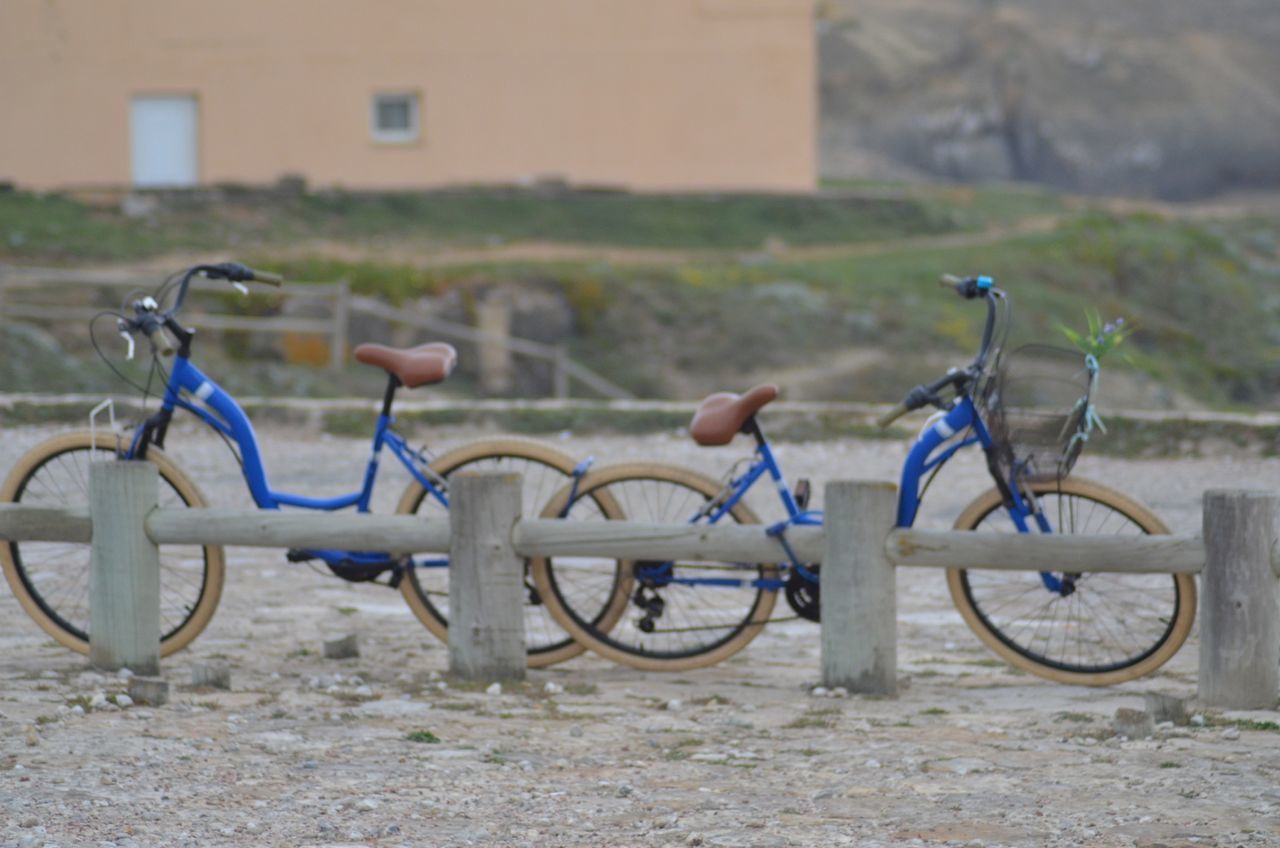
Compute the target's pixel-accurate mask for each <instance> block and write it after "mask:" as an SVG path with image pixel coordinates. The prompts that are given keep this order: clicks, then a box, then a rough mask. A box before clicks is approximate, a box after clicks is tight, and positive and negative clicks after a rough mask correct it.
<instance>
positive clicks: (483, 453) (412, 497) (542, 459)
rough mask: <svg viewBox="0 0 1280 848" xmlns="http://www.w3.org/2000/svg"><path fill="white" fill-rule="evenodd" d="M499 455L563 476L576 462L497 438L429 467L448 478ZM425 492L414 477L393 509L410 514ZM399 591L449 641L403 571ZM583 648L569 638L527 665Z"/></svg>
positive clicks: (532, 655) (528, 442) (535, 445)
mask: <svg viewBox="0 0 1280 848" xmlns="http://www.w3.org/2000/svg"><path fill="white" fill-rule="evenodd" d="M499 457H516V458H520V459H527V460H530V461H533V462H539V463H542V464H544V465H546V466H548V467H550V468H555V469H556V470H558V471H560V472H561V473H562V474H564V475H565V477H566V479H567V478H568V477H569V476H571V475H572V474H573V471H574V469H575V468H576V467H577V464H578V463H577V462H576V461H575V460H574V459H573V457H571V456H569V455H568V454H565V453H563V452H562V451H559V450H556V449H555V448H553V447H550V446H549V445H545V444H543V443H542V442H538V441H534V440H532V439H514V438H499V439H483V440H480V441H476V442H471V443H468V444H465V445H461V446H460V447H457V448H455V449H453V450H451V451H448V452H447V453H445V454H442V455H441V456H440V457H438V458H437V459H435V460H434V461H433V462H432V463H431V470H432V471H433V472H434V473H435V474H438V475H440V476H442V477H448V475H449V474H451V473H452V472H453V471H455V470H457V469H459V468H461V467H463V466H466V465H470V464H472V463H476V462H480V461H482V460H485V459H491V458H499ZM425 495H426V489H425V488H424V487H423V485H422V484H421V483H419V482H417V481H416V480H415V481H413V482H412V483H410V484H409V486H408V487H407V488H406V489H405V491H404V494H403V495H401V497H400V502H399V505H398V506H397V507H396V512H398V513H402V514H412V513H414V512H415V511H416V510H417V508H418V505H419V504H420V503H421V501H422V499H423V497H424V496H425ZM400 593H401V594H402V595H403V596H404V599H405V601H406V602H407V603H408V605H409V609H411V610H412V611H413V614H414V616H415V617H416V618H417V619H418V621H420V622H421V623H422V625H423V626H424V627H426V628H427V630H428V631H430V632H431V634H432V635H434V636H435V637H436V638H437V639H439V640H440V641H442V642H446V643H447V642H448V640H449V625H448V622H447V620H446V619H444V618H443V616H441V615H440V614H439V613H438V612H437V611H436V610H435V608H434V606H433V605H430V604H429V603H428V602H427V601H426V600H424V597H423V591H422V590H421V588H420V587H419V585H418V584H417V580H416V577H415V576H414V575H412V574H407V575H405V577H404V578H403V579H402V580H401V581H400ZM584 650H586V649H585V648H583V647H582V646H581V645H580V644H578V643H577V642H576V641H573V640H569V641H567V642H566V643H564V644H563V645H560V646H559V647H556V648H554V649H549V650H542V651H538V650H531V651H530V652H529V655H528V656H529V667H530V668H542V667H545V666H549V665H555V664H556V663H561V662H564V661H565V660H568V659H572V658H573V657H576V656H578V655H579V654H581V653H582V652H583V651H584Z"/></svg>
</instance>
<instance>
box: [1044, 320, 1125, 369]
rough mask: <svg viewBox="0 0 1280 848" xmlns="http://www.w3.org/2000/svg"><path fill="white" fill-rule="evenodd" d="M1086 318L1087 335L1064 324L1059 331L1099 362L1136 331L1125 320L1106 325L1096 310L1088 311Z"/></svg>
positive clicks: (1110, 322) (1059, 327)
mask: <svg viewBox="0 0 1280 848" xmlns="http://www.w3.org/2000/svg"><path fill="white" fill-rule="evenodd" d="M1084 317H1085V320H1086V321H1087V322H1088V325H1089V329H1088V331H1087V332H1085V333H1079V332H1076V331H1075V330H1073V329H1071V328H1070V327H1068V326H1066V325H1064V324H1059V325H1058V329H1059V330H1061V331H1062V334H1063V335H1064V336H1066V337H1067V339H1068V340H1069V341H1070V342H1071V343H1072V344H1073V345H1075V346H1076V347H1077V348H1079V349H1080V351H1081V352H1082V353H1085V354H1091V355H1092V356H1093V358H1094V359H1097V360H1101V359H1102V357H1104V356H1106V355H1107V353H1109V352H1110V351H1112V350H1113V349H1115V348H1116V347H1117V346H1118V345H1119V344H1120V343H1121V342H1123V341H1124V340H1125V339H1127V338H1129V336H1131V335H1132V334H1133V331H1134V326H1133V324H1132V323H1129V324H1126V323H1125V320H1124V319H1123V318H1117V319H1115V320H1114V321H1108V322H1105V323H1104V322H1103V320H1102V316H1101V315H1099V314H1098V311H1097V310H1096V309H1086V310H1085V312H1084Z"/></svg>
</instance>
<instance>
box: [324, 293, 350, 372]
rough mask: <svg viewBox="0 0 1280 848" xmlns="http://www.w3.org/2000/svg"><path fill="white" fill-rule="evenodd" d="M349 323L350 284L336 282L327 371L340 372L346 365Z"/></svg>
mask: <svg viewBox="0 0 1280 848" xmlns="http://www.w3.org/2000/svg"><path fill="white" fill-rule="evenodd" d="M350 321H351V284H350V283H348V282H347V281H346V280H338V287H337V289H335V290H334V294H333V329H332V330H331V331H330V333H329V370H331V371H341V370H342V368H343V366H345V365H346V364H347V327H348V325H349V324H350Z"/></svg>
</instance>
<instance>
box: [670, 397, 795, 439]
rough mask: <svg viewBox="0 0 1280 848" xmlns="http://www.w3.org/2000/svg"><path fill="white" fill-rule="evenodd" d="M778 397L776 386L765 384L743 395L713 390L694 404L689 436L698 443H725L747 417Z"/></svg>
mask: <svg viewBox="0 0 1280 848" xmlns="http://www.w3.org/2000/svg"><path fill="white" fill-rule="evenodd" d="M777 396H778V387H777V386H775V385H773V384H771V383H765V384H764V385H761V386H756V387H754V388H751V389H748V390H747V392H746V394H741V395H736V394H733V393H732V392H717V393H716V394H714V395H709V396H708V397H707V398H706V400H704V401H703V402H702V403H700V404H699V405H698V411H697V412H695V413H694V414H693V421H692V422H690V423H689V435H690V436H692V437H693V440H694V441H695V442H697V443H698V444H700V445H706V446H708V447H709V446H712V445H727V444H729V442H731V441H733V437H734V436H736V435H737V434H738V433H741V432H742V428H743V427H745V426H746V424H747V422H748V421H750V420H751V417H752V416H753V415H755V414H756V413H757V412H759V411H760V410H761V409H762V408H764V407H765V406H766V405H767V404H769V403H770V402H772V401H773V400H774V398H776V397H777Z"/></svg>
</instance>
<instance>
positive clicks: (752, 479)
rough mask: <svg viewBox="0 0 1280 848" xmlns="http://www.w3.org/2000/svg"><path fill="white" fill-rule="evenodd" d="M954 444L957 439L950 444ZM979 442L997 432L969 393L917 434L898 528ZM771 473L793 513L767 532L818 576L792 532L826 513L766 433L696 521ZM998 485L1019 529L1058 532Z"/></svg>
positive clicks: (717, 512) (720, 581)
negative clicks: (801, 487)
mask: <svg viewBox="0 0 1280 848" xmlns="http://www.w3.org/2000/svg"><path fill="white" fill-rule="evenodd" d="M957 434H964V435H962V436H961V438H959V439H958V440H956V441H953V442H952V441H951V440H952V439H953V438H954V437H955V436H956V435H957ZM948 442H951V443H950V444H947V443H948ZM973 445H980V446H981V447H982V448H983V450H991V449H992V447H993V442H992V438H991V433H990V432H989V431H988V430H987V427H986V424H984V423H983V421H982V417H981V416H980V415H979V414H978V410H977V408H976V407H975V406H974V404H973V399H972V398H970V397H969V396H968V395H967V394H965V395H961V396H960V397H958V398H957V399H956V402H955V404H954V406H953V407H952V408H951V409H950V410H949V411H947V412H946V413H945V414H944V415H941V416H939V417H936V418H935V419H934V420H932V421H931V422H930V423H929V424H928V425H926V426H925V428H924V429H923V430H922V431H921V433H920V435H919V437H917V439H916V442H915V445H913V446H912V448H911V451H910V453H908V455H907V459H906V461H905V462H904V463H903V467H902V474H901V477H900V478H899V489H898V514H897V526H898V527H910V526H912V525H913V524H914V523H915V519H916V516H917V514H918V512H919V509H920V500H921V496H922V489H921V481H922V480H923V478H924V477H925V475H926V474H929V473H930V472H932V471H934V470H936V469H938V468H939V467H941V466H942V465H943V464H944V463H945V462H947V460H949V459H951V457H953V456H955V454H956V453H957V452H959V451H961V450H963V449H965V448H967V447H971V446H973ZM939 448H941V450H939ZM766 474H767V475H768V476H769V478H770V479H771V480H772V481H773V483H774V486H775V488H776V489H777V492H778V498H779V500H780V501H781V502H782V506H783V508H784V509H785V510H786V513H787V517H786V518H785V519H783V520H782V521H779V522H777V523H775V524H772V525H770V526H769V528H768V529H767V531H766V532H767V533H768V535H770V536H772V537H774V538H776V539H778V541H779V542H780V543H781V544H782V546H783V549H784V550H785V551H786V554H787V557H788V559H789V560H790V561H789V562H788V563H787V564H786V567H790V568H794V569H796V570H797V571H799V572H800V574H801V575H802V576H803V577H804V578H805V579H808V580H813V579H815V575H814V574H813V573H812V572H810V571H809V569H808V568H806V566H805V564H804V563H802V562H800V560H799V559H798V558H797V557H796V555H795V553H794V552H793V551H792V549H791V546H790V545H788V544H787V541H786V530H787V528H788V527H792V526H806V525H807V526H815V525H816V526H821V524H822V513H821V512H820V511H818V510H802V509H800V506H799V504H798V503H796V499H795V496H794V495H792V493H791V490H790V489H789V488H788V487H787V483H786V479H785V478H784V476H783V474H782V469H781V467H780V466H779V464H778V461H777V457H776V456H775V455H774V453H773V449H772V447H771V446H770V444H769V442H768V441H767V440H765V438H764V437H763V436H760V437H759V439H758V445H757V447H756V457H755V459H754V460H753V461H752V463H751V465H750V466H749V467H748V468H747V470H746V471H745V472H743V473H742V475H741V476H739V477H737V478H735V479H732V480H730V481H729V483H728V485H727V486H726V488H725V494H723V495H722V496H721V497H717V498H714V499H712V500H711V501H710V502H709V504H708V508H707V509H704V511H703V512H701V513H699V514H698V515H696V516H694V518H693V519H692V521H695V522H696V521H706V522H707V523H709V524H714V523H716V522H718V521H719V520H720V519H722V518H723V517H724V516H725V515H727V514H728V513H729V512H730V510H732V509H733V508H734V507H735V506H736V505H737V504H738V503H739V502H740V501H741V500H742V499H743V498H744V497H745V496H746V494H747V492H748V491H750V490H751V488H752V487H753V486H754V485H755V484H756V482H758V481H759V480H760V479H761V478H762V477H764V476H765V475H766ZM997 485H999V486H1000V488H1001V490H1002V491H1004V492H1005V494H1006V503H1007V512H1008V514H1009V517H1010V518H1011V519H1012V521H1013V523H1014V526H1015V527H1016V528H1017V529H1018V532H1019V533H1029V532H1031V525H1032V520H1034V524H1035V529H1037V530H1040V531H1041V532H1044V533H1051V532H1053V531H1052V527H1051V526H1050V524H1049V521H1048V518H1047V517H1046V516H1045V515H1044V514H1043V513H1042V512H1040V511H1039V510H1037V509H1036V508H1035V506H1034V504H1033V503H1031V502H1029V501H1028V500H1027V499H1026V498H1024V497H1023V496H1022V494H1021V492H1020V491H1019V488H1018V487H1017V486H1015V485H1011V484H1010V483H1009V481H1000V480H997ZM669 565H670V564H669V563H662V564H660V565H659V567H662V566H669ZM666 570H667V571H669V570H670V569H669V568H667V569H666ZM647 576H651V577H655V578H657V579H660V580H664V581H665V582H669V583H681V584H687V585H716V586H730V585H732V586H746V585H750V586H752V587H755V588H759V589H767V590H776V589H780V588H782V587H783V586H784V585H785V584H786V580H785V579H781V578H773V579H768V578H757V579H754V580H735V579H733V578H698V577H675V576H672V575H670V574H664V575H658V574H656V573H655V574H653V575H647ZM1040 576H1041V581H1042V582H1043V583H1044V585H1045V588H1046V589H1048V590H1050V591H1053V592H1056V591H1058V590H1059V589H1060V588H1061V586H1062V582H1061V581H1060V580H1059V579H1058V578H1056V577H1054V576H1053V575H1052V574H1050V573H1048V572H1044V573H1042V574H1041V575H1040Z"/></svg>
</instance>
